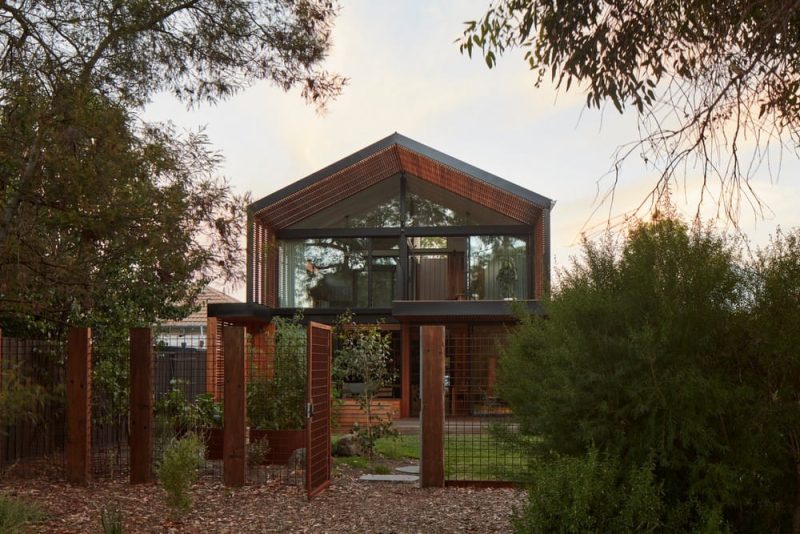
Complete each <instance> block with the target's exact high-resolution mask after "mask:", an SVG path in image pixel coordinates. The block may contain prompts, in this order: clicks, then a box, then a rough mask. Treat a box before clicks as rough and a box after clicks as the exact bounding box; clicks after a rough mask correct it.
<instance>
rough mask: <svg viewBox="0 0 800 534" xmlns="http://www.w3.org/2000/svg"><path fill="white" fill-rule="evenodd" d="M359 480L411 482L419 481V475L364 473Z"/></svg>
mask: <svg viewBox="0 0 800 534" xmlns="http://www.w3.org/2000/svg"><path fill="white" fill-rule="evenodd" d="M359 480H363V481H364V482H401V483H406V484H411V483H414V482H419V477H418V476H416V475H363V476H361V478H359Z"/></svg>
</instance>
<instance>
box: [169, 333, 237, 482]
mask: <svg viewBox="0 0 800 534" xmlns="http://www.w3.org/2000/svg"><path fill="white" fill-rule="evenodd" d="M209 357H210V358H211V359H210V360H209ZM213 357H214V354H213V353H212V352H209V351H208V350H207V348H206V335H205V334H204V333H200V332H197V333H186V334H183V335H181V336H180V339H177V338H175V337H174V336H167V335H159V334H157V335H156V340H155V349H154V358H155V362H154V365H153V392H154V396H155V403H154V413H153V426H154V439H153V442H154V443H153V448H154V451H153V459H154V465H153V470H154V472H155V471H157V467H158V463H159V462H160V460H161V458H163V456H164V452H165V451H166V449H167V447H169V445H170V443H172V442H173V441H174V440H177V439H181V438H183V437H185V436H186V435H188V434H189V433H195V434H197V435H198V436H199V437H200V438H201V440H202V442H203V444H204V445H205V454H204V465H203V468H202V473H203V475H204V476H210V477H214V478H221V477H222V446H223V441H222V424H223V421H222V414H223V410H224V405H223V398H222V395H221V394H220V393H219V392H218V391H217V388H216V384H215V383H214V382H213V381H209V379H210V378H211V374H210V373H211V372H212V371H214V369H215V361H214V359H213Z"/></svg>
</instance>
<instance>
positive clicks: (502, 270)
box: [278, 175, 531, 309]
mask: <svg viewBox="0 0 800 534" xmlns="http://www.w3.org/2000/svg"><path fill="white" fill-rule="evenodd" d="M403 192H404V197H403ZM332 194H334V192H332ZM454 227H457V228H454ZM492 227H495V228H496V230H494V231H497V232H498V233H497V234H496V235H475V234H481V233H490V232H493V230H492ZM501 227H502V228H501ZM439 228H442V229H443V230H444V229H447V231H446V232H445V231H441V232H440V231H439V230H438V229H439ZM515 228H519V233H520V234H522V235H504V233H505V232H508V231H509V229H511V231H513V230H514V229H515ZM327 229H331V232H330V233H327V232H326V230H327ZM348 229H352V230H348ZM360 229H368V232H364V233H366V234H367V235H372V236H373V237H352V236H359V235H361V230H360ZM411 229H416V231H415V232H410V230H411ZM291 230H292V231H293V234H292V235H293V236H298V237H300V236H302V237H305V236H326V235H328V236H331V237H307V238H297V239H283V240H280V241H279V269H278V278H279V284H278V285H279V287H278V305H279V306H280V307H284V308H337V309H344V308H389V307H391V305H392V301H394V300H397V299H407V300H503V299H528V298H530V291H531V288H530V287H529V286H530V283H531V282H530V281H531V272H530V270H531V265H530V264H529V258H528V256H529V254H528V252H529V251H528V238H527V237H525V236H526V235H528V234H529V232H530V227H529V226H526V225H523V224H521V223H520V222H519V221H516V220H514V219H512V218H510V217H508V216H505V215H503V214H501V213H498V212H496V211H494V210H492V209H490V208H487V207H486V206H483V205H481V204H478V203H477V202H473V201H471V200H469V199H467V198H465V197H462V196H460V195H458V194H456V193H453V192H451V191H447V190H445V189H443V188H442V187H439V186H438V185H435V184H433V183H431V182H427V181H425V180H421V179H419V178H416V177H414V176H410V175H405V176H404V177H401V176H400V175H396V176H393V177H391V178H387V179H385V180H382V181H380V182H379V183H377V184H375V185H373V186H371V187H368V188H367V189H364V190H362V191H359V192H357V193H355V194H353V195H351V196H349V197H347V198H344V199H342V200H339V201H337V202H334V203H333V204H332V205H331V206H330V207H328V208H326V209H324V210H321V211H319V212H317V213H314V214H312V215H310V216H308V217H307V218H305V219H303V220H302V221H300V222H298V223H296V224H295V225H293V226H292V227H291ZM423 232H424V233H425V234H426V235H423V236H419V235H418V234H422V233H423ZM429 232H430V233H429ZM409 233H411V234H412V235H411V236H409V235H408V234H409ZM414 234H417V235H414ZM442 234H450V235H442ZM335 235H339V236H342V237H332V236H335ZM401 245H402V246H401ZM401 251H403V254H404V256H403V255H401Z"/></svg>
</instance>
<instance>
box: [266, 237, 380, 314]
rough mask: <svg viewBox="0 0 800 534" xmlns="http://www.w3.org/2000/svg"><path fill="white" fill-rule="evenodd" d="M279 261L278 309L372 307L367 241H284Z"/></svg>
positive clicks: (334, 239)
mask: <svg viewBox="0 0 800 534" xmlns="http://www.w3.org/2000/svg"><path fill="white" fill-rule="evenodd" d="M279 257H280V260H279V261H280V264H279V267H278V269H279V273H280V275H279V277H280V283H279V287H278V305H279V306H281V307H284V308H366V307H368V306H369V300H368V298H369V292H368V271H367V258H368V249H367V240H366V239H358V238H323V239H302V240H284V241H281V242H280V245H279Z"/></svg>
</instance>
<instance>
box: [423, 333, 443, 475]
mask: <svg viewBox="0 0 800 534" xmlns="http://www.w3.org/2000/svg"><path fill="white" fill-rule="evenodd" d="M444 340H445V333H444V326H422V327H420V341H421V343H420V351H419V352H420V362H419V365H420V370H421V380H420V381H421V382H422V383H421V384H420V389H421V391H420V397H421V399H420V400H421V402H422V409H421V410H420V419H421V421H420V429H421V431H422V436H421V438H420V479H419V485H420V487H423V488H428V487H443V486H444Z"/></svg>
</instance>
